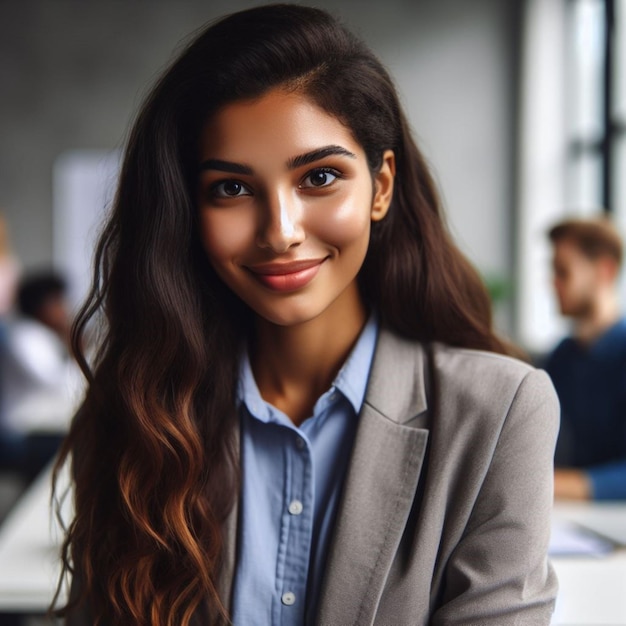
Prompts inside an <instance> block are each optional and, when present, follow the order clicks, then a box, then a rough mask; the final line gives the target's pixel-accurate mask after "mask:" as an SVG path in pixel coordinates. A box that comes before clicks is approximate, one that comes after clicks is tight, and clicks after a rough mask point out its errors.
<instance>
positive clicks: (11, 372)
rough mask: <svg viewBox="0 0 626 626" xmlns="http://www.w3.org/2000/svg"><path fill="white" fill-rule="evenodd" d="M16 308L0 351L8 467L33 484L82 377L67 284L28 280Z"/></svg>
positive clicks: (49, 277) (41, 277)
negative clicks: (73, 349) (74, 352)
mask: <svg viewBox="0 0 626 626" xmlns="http://www.w3.org/2000/svg"><path fill="white" fill-rule="evenodd" d="M17 305H18V309H19V311H18V313H19V315H18V316H17V317H16V318H14V319H13V320H12V321H11V322H10V323H9V324H8V326H7V328H6V337H5V342H4V348H3V350H2V360H1V370H0V374H1V376H0V381H1V391H2V393H1V398H2V406H1V413H0V418H1V419H0V426H1V428H2V434H3V441H4V449H5V451H4V455H5V458H4V464H5V465H11V464H13V468H12V469H18V470H19V471H21V472H22V473H23V474H24V475H25V477H26V478H27V479H31V478H33V477H34V476H35V475H36V474H37V473H38V472H39V470H40V469H41V468H42V466H43V465H45V464H46V463H47V462H48V461H49V460H50V459H51V457H52V456H53V455H54V454H55V452H56V450H57V448H58V445H59V443H60V441H61V439H62V438H63V436H64V434H65V431H66V430H67V427H68V425H69V422H70V420H71V418H72V415H73V413H74V410H75V406H76V402H77V400H78V399H79V398H78V395H79V389H80V382H81V378H80V374H79V370H78V366H77V365H76V363H75V362H74V360H73V359H72V358H71V357H70V352H69V328H70V316H69V313H68V310H67V306H66V303H65V281H64V280H63V279H62V278H61V277H60V276H57V275H56V274H54V273H51V272H49V273H39V274H36V275H32V276H30V277H27V278H26V279H25V280H23V281H22V282H21V284H20V285H19V288H18V292H17ZM11 458H12V461H13V463H11Z"/></svg>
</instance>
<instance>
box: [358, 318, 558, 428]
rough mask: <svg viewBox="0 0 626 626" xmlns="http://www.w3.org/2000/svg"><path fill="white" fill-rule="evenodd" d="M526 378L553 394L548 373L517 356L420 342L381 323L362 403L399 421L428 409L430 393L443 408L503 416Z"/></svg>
mask: <svg viewBox="0 0 626 626" xmlns="http://www.w3.org/2000/svg"><path fill="white" fill-rule="evenodd" d="M526 379H529V384H528V385H527V386H529V387H530V388H531V390H532V391H536V392H537V393H538V394H539V396H540V397H541V398H544V399H545V398H546V397H548V396H554V390H553V387H552V384H551V382H550V380H549V378H548V376H547V374H545V372H543V371H541V370H537V369H535V368H534V367H532V366H531V365H528V364H527V363H524V362H522V361H519V360H518V359H515V358H512V357H508V356H504V355H500V354H496V353H492V352H485V351H481V350H472V349H468V348H457V347H453V346H448V345H445V344H441V343H436V342H435V343H432V344H422V343H421V342H419V341H416V340H411V339H406V338H403V337H400V336H399V335H397V334H395V333H394V332H392V331H390V330H388V329H386V328H381V330H380V334H379V339H378V345H377V348H376V353H375V356H374V361H373V364H372V371H371V374H370V382H369V385H368V392H367V396H366V402H367V403H368V404H369V405H370V406H373V407H374V408H375V409H376V410H377V411H378V412H379V413H381V414H383V415H385V416H386V417H387V418H388V419H391V420H392V421H394V422H397V423H400V424H402V423H404V424H408V422H409V421H411V420H414V418H415V417H416V416H417V415H419V414H422V413H424V412H426V410H427V408H429V405H431V404H432V403H433V397H434V400H436V402H437V403H438V404H439V405H440V406H439V408H440V410H443V411H444V412H445V411H446V408H448V409H450V410H452V407H453V406H456V407H459V406H461V407H463V408H464V409H465V410H472V409H480V411H478V412H480V413H481V414H483V415H485V414H489V413H496V414H498V415H501V414H502V411H506V410H508V408H509V407H510V405H511V403H512V402H513V400H514V398H515V397H516V395H517V394H518V391H519V389H520V387H521V386H522V385H523V383H524V381H525V380H526ZM430 408H432V406H431V407H430ZM418 423H421V420H418V421H417V422H416V424H418Z"/></svg>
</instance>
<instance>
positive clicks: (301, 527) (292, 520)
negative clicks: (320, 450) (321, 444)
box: [275, 432, 315, 626]
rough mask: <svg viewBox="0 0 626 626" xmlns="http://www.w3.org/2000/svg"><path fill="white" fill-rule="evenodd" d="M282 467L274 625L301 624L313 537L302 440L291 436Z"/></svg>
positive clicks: (310, 476)
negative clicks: (283, 471)
mask: <svg viewBox="0 0 626 626" xmlns="http://www.w3.org/2000/svg"><path fill="white" fill-rule="evenodd" d="M289 439H290V443H289V444H288V446H287V451H286V452H287V453H286V461H287V462H286V464H285V472H286V476H285V491H284V497H283V511H282V516H281V537H280V545H279V559H278V572H277V584H278V589H277V592H278V602H277V603H276V605H275V608H276V611H275V617H276V620H275V623H277V624H282V625H283V626H295V625H296V624H298V625H300V624H303V623H304V616H305V610H306V591H307V578H308V571H309V561H310V556H311V540H312V533H313V512H314V511H313V502H314V500H313V495H314V488H315V486H314V484H313V483H314V473H313V462H312V456H311V450H310V449H309V446H308V444H307V442H306V440H305V439H304V438H303V437H301V436H299V435H298V434H296V433H295V432H294V433H293V436H292V437H290V438H289Z"/></svg>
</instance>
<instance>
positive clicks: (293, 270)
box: [246, 258, 326, 292]
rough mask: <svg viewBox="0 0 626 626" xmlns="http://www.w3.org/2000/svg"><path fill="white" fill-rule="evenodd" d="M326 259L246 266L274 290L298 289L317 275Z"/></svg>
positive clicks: (262, 282) (287, 290) (257, 278)
mask: <svg viewBox="0 0 626 626" xmlns="http://www.w3.org/2000/svg"><path fill="white" fill-rule="evenodd" d="M324 261H326V258H324V259H310V260H305V261H294V262H291V263H267V264H262V265H254V266H250V267H246V269H247V270H248V271H249V272H250V273H251V274H252V276H254V278H255V279H256V280H257V281H259V282H260V283H261V284H262V285H263V286H264V287H267V288H268V289H271V290H272V291H280V292H289V291H296V290H298V289H301V288H302V287H305V286H306V285H308V284H309V283H310V282H311V281H312V280H313V279H314V278H315V276H316V275H317V272H318V271H319V269H320V267H321V266H322V263H324Z"/></svg>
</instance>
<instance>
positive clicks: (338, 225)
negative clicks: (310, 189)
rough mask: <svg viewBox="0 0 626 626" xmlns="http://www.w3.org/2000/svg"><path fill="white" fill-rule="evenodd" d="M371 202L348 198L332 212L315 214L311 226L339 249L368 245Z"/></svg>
mask: <svg viewBox="0 0 626 626" xmlns="http://www.w3.org/2000/svg"><path fill="white" fill-rule="evenodd" d="M369 202H370V200H369V198H367V197H363V198H358V199H355V198H348V199H346V201H345V202H342V203H341V204H339V205H337V206H335V207H334V209H333V210H332V211H328V212H325V211H324V212H315V213H314V215H313V217H312V218H311V224H312V226H313V224H314V230H315V232H316V233H317V235H318V236H319V237H320V238H321V239H323V240H324V241H327V242H328V243H330V244H332V245H334V246H337V247H339V248H341V247H347V246H350V245H355V246H358V247H361V246H362V245H367V242H368V241H369V232H370V221H371V218H370V203H369Z"/></svg>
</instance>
